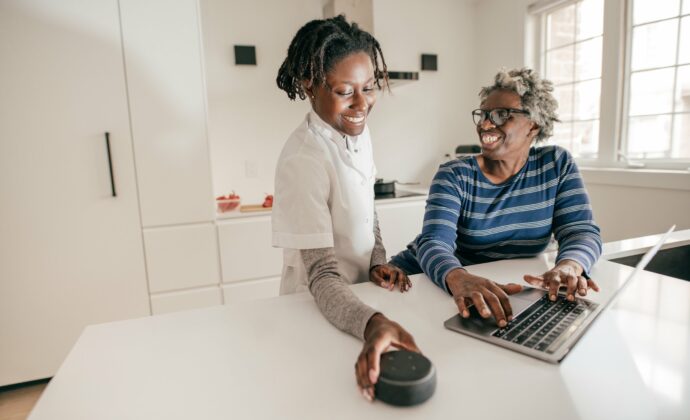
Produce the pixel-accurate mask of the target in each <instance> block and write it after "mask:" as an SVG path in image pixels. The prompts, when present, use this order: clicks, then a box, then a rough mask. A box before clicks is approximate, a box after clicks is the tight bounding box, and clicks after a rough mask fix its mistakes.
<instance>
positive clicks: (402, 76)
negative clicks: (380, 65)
mask: <svg viewBox="0 0 690 420" xmlns="http://www.w3.org/2000/svg"><path fill="white" fill-rule="evenodd" d="M388 78H389V79H390V80H419V73H417V72H416V71H389V72H388Z"/></svg>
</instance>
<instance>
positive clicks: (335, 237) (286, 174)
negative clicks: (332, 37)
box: [272, 111, 376, 294]
mask: <svg viewBox="0 0 690 420" xmlns="http://www.w3.org/2000/svg"><path fill="white" fill-rule="evenodd" d="M375 177H376V167H375V166H374V158H373V154H372V148H371V139H370V137H369V129H368V127H365V128H364V131H363V132H362V134H361V135H359V136H357V137H347V136H343V135H341V134H340V133H338V132H337V131H336V130H335V129H333V128H332V127H331V126H330V125H328V124H326V123H325V122H324V121H323V120H322V119H321V118H320V117H319V116H318V115H316V113H315V112H314V111H311V112H309V113H308V114H307V116H306V118H305V121H304V122H303V123H302V124H300V126H299V127H298V128H297V129H296V130H295V131H294V132H293V133H292V135H290V137H289V138H288V140H287V142H286V143H285V146H284V147H283V151H282V152H281V154H280V158H279V159H278V165H277V167H276V177H275V199H274V203H273V212H272V229H273V246H274V247H279V248H284V250H283V273H282V279H281V284H280V293H281V294H287V293H295V292H301V291H306V290H308V289H307V287H308V275H307V273H306V270H305V268H304V263H303V262H302V258H301V256H300V250H301V249H314V248H329V247H333V248H334V250H335V255H336V258H337V260H338V271H339V273H340V275H341V276H342V277H343V278H344V279H345V281H346V282H348V283H350V284H352V283H359V282H363V281H368V279H369V264H370V260H371V251H372V249H373V248H374V241H375V239H374V233H373V230H374V225H373V224H374V220H373V219H374V187H373V185H374V180H375Z"/></svg>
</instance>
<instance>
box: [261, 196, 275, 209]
mask: <svg viewBox="0 0 690 420" xmlns="http://www.w3.org/2000/svg"><path fill="white" fill-rule="evenodd" d="M261 206H262V207H273V195H272V194H267V195H266V198H264V202H263V204H261Z"/></svg>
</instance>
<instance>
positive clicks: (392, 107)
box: [369, 0, 476, 185]
mask: <svg viewBox="0 0 690 420" xmlns="http://www.w3.org/2000/svg"><path fill="white" fill-rule="evenodd" d="M472 18H473V16H472V3H471V2H469V1H457V0H427V1H423V2H422V1H410V0H408V1H400V0H375V1H374V31H375V36H376V38H377V39H378V40H379V42H380V43H381V45H382V47H383V53H384V56H385V57H386V62H387V64H388V69H389V70H393V71H418V70H420V67H421V54H422V53H431V54H437V55H438V71H420V76H419V78H420V80H419V81H417V82H412V83H408V84H405V85H402V86H399V87H393V92H392V95H391V94H384V95H382V96H381V97H379V101H378V103H377V105H376V109H375V110H374V111H373V112H372V116H371V119H370V122H369V127H370V129H371V133H372V141H373V143H374V156H375V159H376V166H377V168H378V170H379V176H380V177H385V178H390V179H398V180H401V181H419V182H421V183H422V184H425V185H428V184H429V183H430V182H431V178H432V177H433V175H434V173H435V172H436V169H437V168H438V165H439V164H440V163H441V162H442V160H443V155H444V154H446V153H452V152H453V151H454V149H455V146H457V145H458V144H460V143H468V142H471V141H473V140H472V139H473V138H474V130H473V128H472V120H471V117H470V111H471V110H472V109H473V108H475V107H476V106H475V105H476V104H475V103H474V102H475V101H474V100H473V92H474V91H475V90H476V89H475V88H474V86H473V84H474V83H473V70H472V68H473V62H472V56H473V54H474V52H473V43H472V42H471V41H470V40H471V38H472V35H473V23H472Z"/></svg>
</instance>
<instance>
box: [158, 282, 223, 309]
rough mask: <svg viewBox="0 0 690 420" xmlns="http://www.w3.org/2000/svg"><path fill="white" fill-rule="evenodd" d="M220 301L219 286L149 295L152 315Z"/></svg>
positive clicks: (209, 304)
mask: <svg viewBox="0 0 690 420" xmlns="http://www.w3.org/2000/svg"><path fill="white" fill-rule="evenodd" d="M222 303H223V301H222V296H221V291H220V288H219V287H217V286H214V287H205V288H200V289H192V290H183V291H179V292H168V293H160V294H155V295H151V312H152V313H153V315H159V314H165V313H168V312H177V311H185V310H189V309H197V308H205V307H207V306H216V305H221V304H222Z"/></svg>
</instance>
